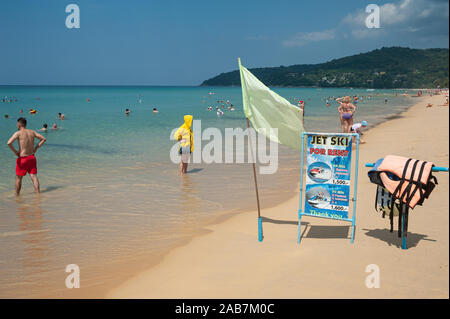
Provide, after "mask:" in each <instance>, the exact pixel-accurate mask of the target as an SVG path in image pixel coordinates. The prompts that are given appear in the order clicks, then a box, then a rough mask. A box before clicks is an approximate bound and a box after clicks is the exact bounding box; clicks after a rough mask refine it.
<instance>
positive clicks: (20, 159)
mask: <svg viewBox="0 0 450 319" xmlns="http://www.w3.org/2000/svg"><path fill="white" fill-rule="evenodd" d="M26 127H27V120H26V119H24V118H23V117H21V118H19V119H18V120H17V129H18V131H17V132H16V133H14V134H13V136H11V138H10V139H9V141H8V146H9V148H10V149H11V151H13V153H14V154H16V156H17V160H16V195H17V196H18V195H19V194H20V189H21V188H22V178H23V177H24V176H25V175H27V173H29V174H30V177H31V180H32V181H33V185H34V190H35V191H36V194H39V193H40V186H39V180H38V178H37V175H36V174H37V164H36V157H35V156H34V154H35V153H36V151H37V150H38V148H40V147H41V146H42V145H43V144H44V143H45V141H46V139H45V137H43V136H42V135H41V134H39V133H37V132H35V131H33V130H29V129H27V128H26ZM35 138H37V139H38V140H39V144H37V145H36V146H34V139H35ZM15 140H18V143H19V151H16V149H15V148H14V146H13V143H14V141H15Z"/></svg>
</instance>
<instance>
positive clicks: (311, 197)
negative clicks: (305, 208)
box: [306, 187, 331, 208]
mask: <svg viewBox="0 0 450 319" xmlns="http://www.w3.org/2000/svg"><path fill="white" fill-rule="evenodd" d="M306 198H307V199H306V200H307V201H308V204H309V205H311V206H312V207H315V208H326V207H328V206H329V205H330V201H331V196H330V193H328V191H327V190H325V189H324V188H322V187H318V188H312V189H310V190H309V191H308V192H307V194H306Z"/></svg>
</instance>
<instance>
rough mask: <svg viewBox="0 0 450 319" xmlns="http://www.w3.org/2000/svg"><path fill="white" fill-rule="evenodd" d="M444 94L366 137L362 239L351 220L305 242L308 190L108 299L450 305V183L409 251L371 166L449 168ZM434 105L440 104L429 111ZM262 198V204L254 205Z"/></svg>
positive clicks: (245, 217) (416, 213) (415, 228)
mask: <svg viewBox="0 0 450 319" xmlns="http://www.w3.org/2000/svg"><path fill="white" fill-rule="evenodd" d="M444 100H445V98H444V96H443V95H439V96H433V97H429V96H427V97H422V98H420V99H418V103H417V104H416V105H414V106H412V107H411V108H409V109H408V110H407V111H406V112H404V113H403V114H401V116H396V117H394V118H392V119H390V120H389V121H386V122H384V123H382V124H380V125H378V126H376V127H375V128H373V129H371V130H369V131H368V132H367V133H366V134H365V135H364V140H365V141H366V142H367V143H366V144H362V145H361V147H360V162H359V163H360V166H359V176H360V177H359V183H358V201H357V216H356V234H355V242H354V244H350V240H349V236H350V228H349V227H348V223H345V222H340V221H331V220H324V219H319V218H312V217H304V218H302V228H303V239H302V243H301V244H300V245H298V244H297V220H298V219H297V212H298V202H299V198H298V192H297V195H296V196H295V197H292V198H291V199H289V200H287V201H285V202H283V203H282V204H280V205H277V206H275V207H272V208H269V209H266V208H265V207H262V211H261V214H262V216H263V218H264V219H263V230H264V241H263V242H258V240H257V218H256V216H257V213H256V208H255V211H249V212H245V213H242V214H239V215H236V216H234V217H232V218H229V219H227V220H225V221H223V222H221V223H219V224H214V225H210V226H208V227H206V229H205V231H204V232H203V234H202V235H199V236H196V237H194V238H193V239H192V240H191V241H189V242H188V243H187V244H186V245H183V246H179V247H177V248H175V249H173V250H171V251H170V252H169V253H168V254H166V255H165V256H164V257H163V258H162V259H161V261H160V262H159V263H158V264H156V265H155V264H152V265H150V262H149V267H148V269H147V270H145V271H143V272H141V273H139V274H137V275H136V276H135V277H134V278H132V279H130V280H128V281H126V282H124V283H123V284H121V285H120V286H118V287H116V288H115V289H113V290H111V291H109V292H108V294H107V295H106V297H108V298H448V297H449V265H448V260H449V227H448V226H449V219H448V218H449V215H448V212H449V196H448V192H449V176H448V173H435V176H437V178H438V181H439V185H437V187H436V189H435V190H434V191H433V193H432V194H431V196H430V198H429V199H428V200H426V201H425V202H424V205H423V206H418V207H416V208H415V209H414V210H412V211H411V213H410V220H409V228H408V237H407V242H408V249H407V250H401V249H400V238H398V237H397V232H396V229H397V228H396V225H395V228H394V232H393V233H390V232H389V219H388V218H385V219H383V218H381V215H380V214H378V213H376V212H375V210H374V198H375V190H376V186H375V185H374V184H372V183H370V181H369V179H368V178H367V171H368V168H366V167H364V164H365V163H367V162H374V161H376V160H377V159H379V158H382V157H384V156H385V155H388V154H395V155H400V156H405V157H412V158H417V159H422V160H427V161H432V162H434V163H435V164H436V165H437V166H449V146H448V141H449V109H448V107H447V106H440V105H441V104H444ZM427 103H432V104H433V105H434V106H433V107H431V108H426V107H425V106H426V104H427ZM249 201H254V198H249ZM370 264H375V265H378V266H379V269H380V287H379V288H372V289H369V288H367V287H366V284H365V280H366V277H367V276H368V273H367V272H366V267H367V266H368V265H370Z"/></svg>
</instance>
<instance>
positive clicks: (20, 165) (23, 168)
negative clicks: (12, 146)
mask: <svg viewBox="0 0 450 319" xmlns="http://www.w3.org/2000/svg"><path fill="white" fill-rule="evenodd" d="M27 173H29V174H37V163H36V157H35V156H34V155H28V156H24V157H18V158H17V161H16V175H17V176H25V175H27Z"/></svg>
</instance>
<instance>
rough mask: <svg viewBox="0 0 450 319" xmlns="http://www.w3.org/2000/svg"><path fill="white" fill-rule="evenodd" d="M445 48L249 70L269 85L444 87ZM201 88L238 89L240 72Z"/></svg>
mask: <svg viewBox="0 0 450 319" xmlns="http://www.w3.org/2000/svg"><path fill="white" fill-rule="evenodd" d="M448 51H449V50H448V49H410V48H402V47H390V48H384V47H383V48H381V49H377V50H374V51H370V52H367V53H361V54H357V55H352V56H348V57H344V58H340V59H335V60H332V61H329V62H326V63H320V64H297V65H291V66H280V67H270V68H255V69H250V71H251V72H252V73H253V74H254V75H255V76H256V77H258V78H259V79H260V80H261V81H262V82H264V84H266V85H268V86H282V87H283V86H284V87H299V86H318V87H363V88H433V87H436V86H438V85H440V86H441V87H442V88H444V87H445V88H447V87H448V86H449V85H448V81H449V80H448V76H449V74H448V70H449V53H448ZM201 85H202V86H240V85H241V81H240V77H239V71H238V70H236V71H232V72H227V73H222V74H220V75H218V76H216V77H213V78H211V79H209V80H206V81H204V82H203V83H202V84H201Z"/></svg>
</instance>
